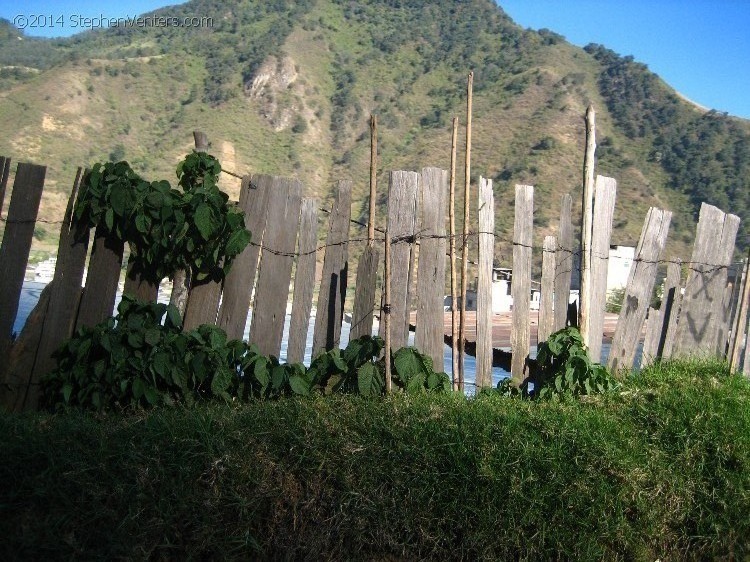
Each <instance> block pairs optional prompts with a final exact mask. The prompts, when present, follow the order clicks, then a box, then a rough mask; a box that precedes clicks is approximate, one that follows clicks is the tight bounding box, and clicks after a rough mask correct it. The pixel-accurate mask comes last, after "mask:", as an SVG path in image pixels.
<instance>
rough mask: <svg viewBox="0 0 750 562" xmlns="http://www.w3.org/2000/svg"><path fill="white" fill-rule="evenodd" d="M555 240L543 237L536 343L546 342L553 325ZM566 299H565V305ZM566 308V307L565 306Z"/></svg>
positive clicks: (551, 237)
mask: <svg viewBox="0 0 750 562" xmlns="http://www.w3.org/2000/svg"><path fill="white" fill-rule="evenodd" d="M556 251H557V240H556V239H555V237H554V236H545V237H544V250H543V253H542V289H541V293H542V294H541V301H540V303H539V332H538V337H537V342H538V343H541V342H544V341H547V338H548V337H549V336H550V334H551V333H552V330H553V327H554V324H555V313H554V310H553V307H554V293H555V261H556V260H555V258H556V255H555V254H556ZM567 301H568V299H565V303H566V305H567ZM566 308H567V306H566Z"/></svg>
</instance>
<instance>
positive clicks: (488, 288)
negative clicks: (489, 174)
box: [475, 176, 495, 389]
mask: <svg viewBox="0 0 750 562" xmlns="http://www.w3.org/2000/svg"><path fill="white" fill-rule="evenodd" d="M478 207H479V208H478V217H479V260H478V261H479V265H478V269H479V271H478V281H477V314H476V333H477V367H476V378H475V383H476V387H477V389H480V388H488V387H491V386H492V353H493V352H492V265H493V260H494V254H495V251H494V245H495V235H494V232H495V198H494V193H493V191H492V180H491V179H486V178H483V177H481V176H480V178H479V192H478Z"/></svg>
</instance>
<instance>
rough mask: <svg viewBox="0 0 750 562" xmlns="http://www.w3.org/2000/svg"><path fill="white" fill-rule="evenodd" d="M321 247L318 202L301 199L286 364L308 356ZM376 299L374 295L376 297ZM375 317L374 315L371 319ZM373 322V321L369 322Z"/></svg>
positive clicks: (300, 360) (299, 361)
mask: <svg viewBox="0 0 750 562" xmlns="http://www.w3.org/2000/svg"><path fill="white" fill-rule="evenodd" d="M317 247H318V203H317V201H316V200H315V199H309V198H305V199H303V200H302V209H301V210H300V222H299V239H298V244H297V249H298V253H299V257H298V258H297V269H296V270H295V271H294V300H293V301H292V318H291V319H290V321H289V342H288V344H287V350H286V360H287V363H301V362H302V360H303V359H304V357H305V344H306V343H307V330H308V328H309V325H310V311H311V310H312V298H313V289H314V287H315V265H316V263H317V259H316V253H315V250H316V249H317ZM373 298H374V295H373ZM371 318H372V316H371ZM370 322H372V320H370Z"/></svg>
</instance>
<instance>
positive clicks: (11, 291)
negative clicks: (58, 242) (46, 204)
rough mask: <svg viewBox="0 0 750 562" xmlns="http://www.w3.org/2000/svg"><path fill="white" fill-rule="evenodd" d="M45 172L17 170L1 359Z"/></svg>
mask: <svg viewBox="0 0 750 562" xmlns="http://www.w3.org/2000/svg"><path fill="white" fill-rule="evenodd" d="M46 173H47V168H46V166H37V165H35V164H25V163H21V164H19V165H18V167H17V168H16V178H15V181H14V182H13V193H12V195H11V199H10V205H9V206H8V218H7V222H6V224H5V234H4V236H3V242H2V245H0V357H5V356H6V353H5V352H6V351H7V346H9V345H10V339H11V336H12V334H11V331H12V330H13V323H14V322H15V320H16V314H17V313H18V302H19V299H20V297H21V288H22V286H23V277H24V273H25V272H26V265H27V263H28V260H29V252H30V251H31V241H32V238H33V236H34V224H35V222H36V217H37V212H38V211H39V202H40V201H41V198H42V190H43V189H44V177H45V175H46ZM1 370H2V368H0V371H1Z"/></svg>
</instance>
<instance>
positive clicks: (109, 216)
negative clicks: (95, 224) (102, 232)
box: [104, 208, 115, 232]
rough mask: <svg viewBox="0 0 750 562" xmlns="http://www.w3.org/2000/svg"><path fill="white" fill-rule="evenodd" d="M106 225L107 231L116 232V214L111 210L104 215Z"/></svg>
mask: <svg viewBox="0 0 750 562" xmlns="http://www.w3.org/2000/svg"><path fill="white" fill-rule="evenodd" d="M104 224H105V225H106V227H107V230H109V231H110V232H112V231H113V230H114V226H115V213H114V211H113V210H112V209H111V208H109V209H107V212H106V213H104Z"/></svg>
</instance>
